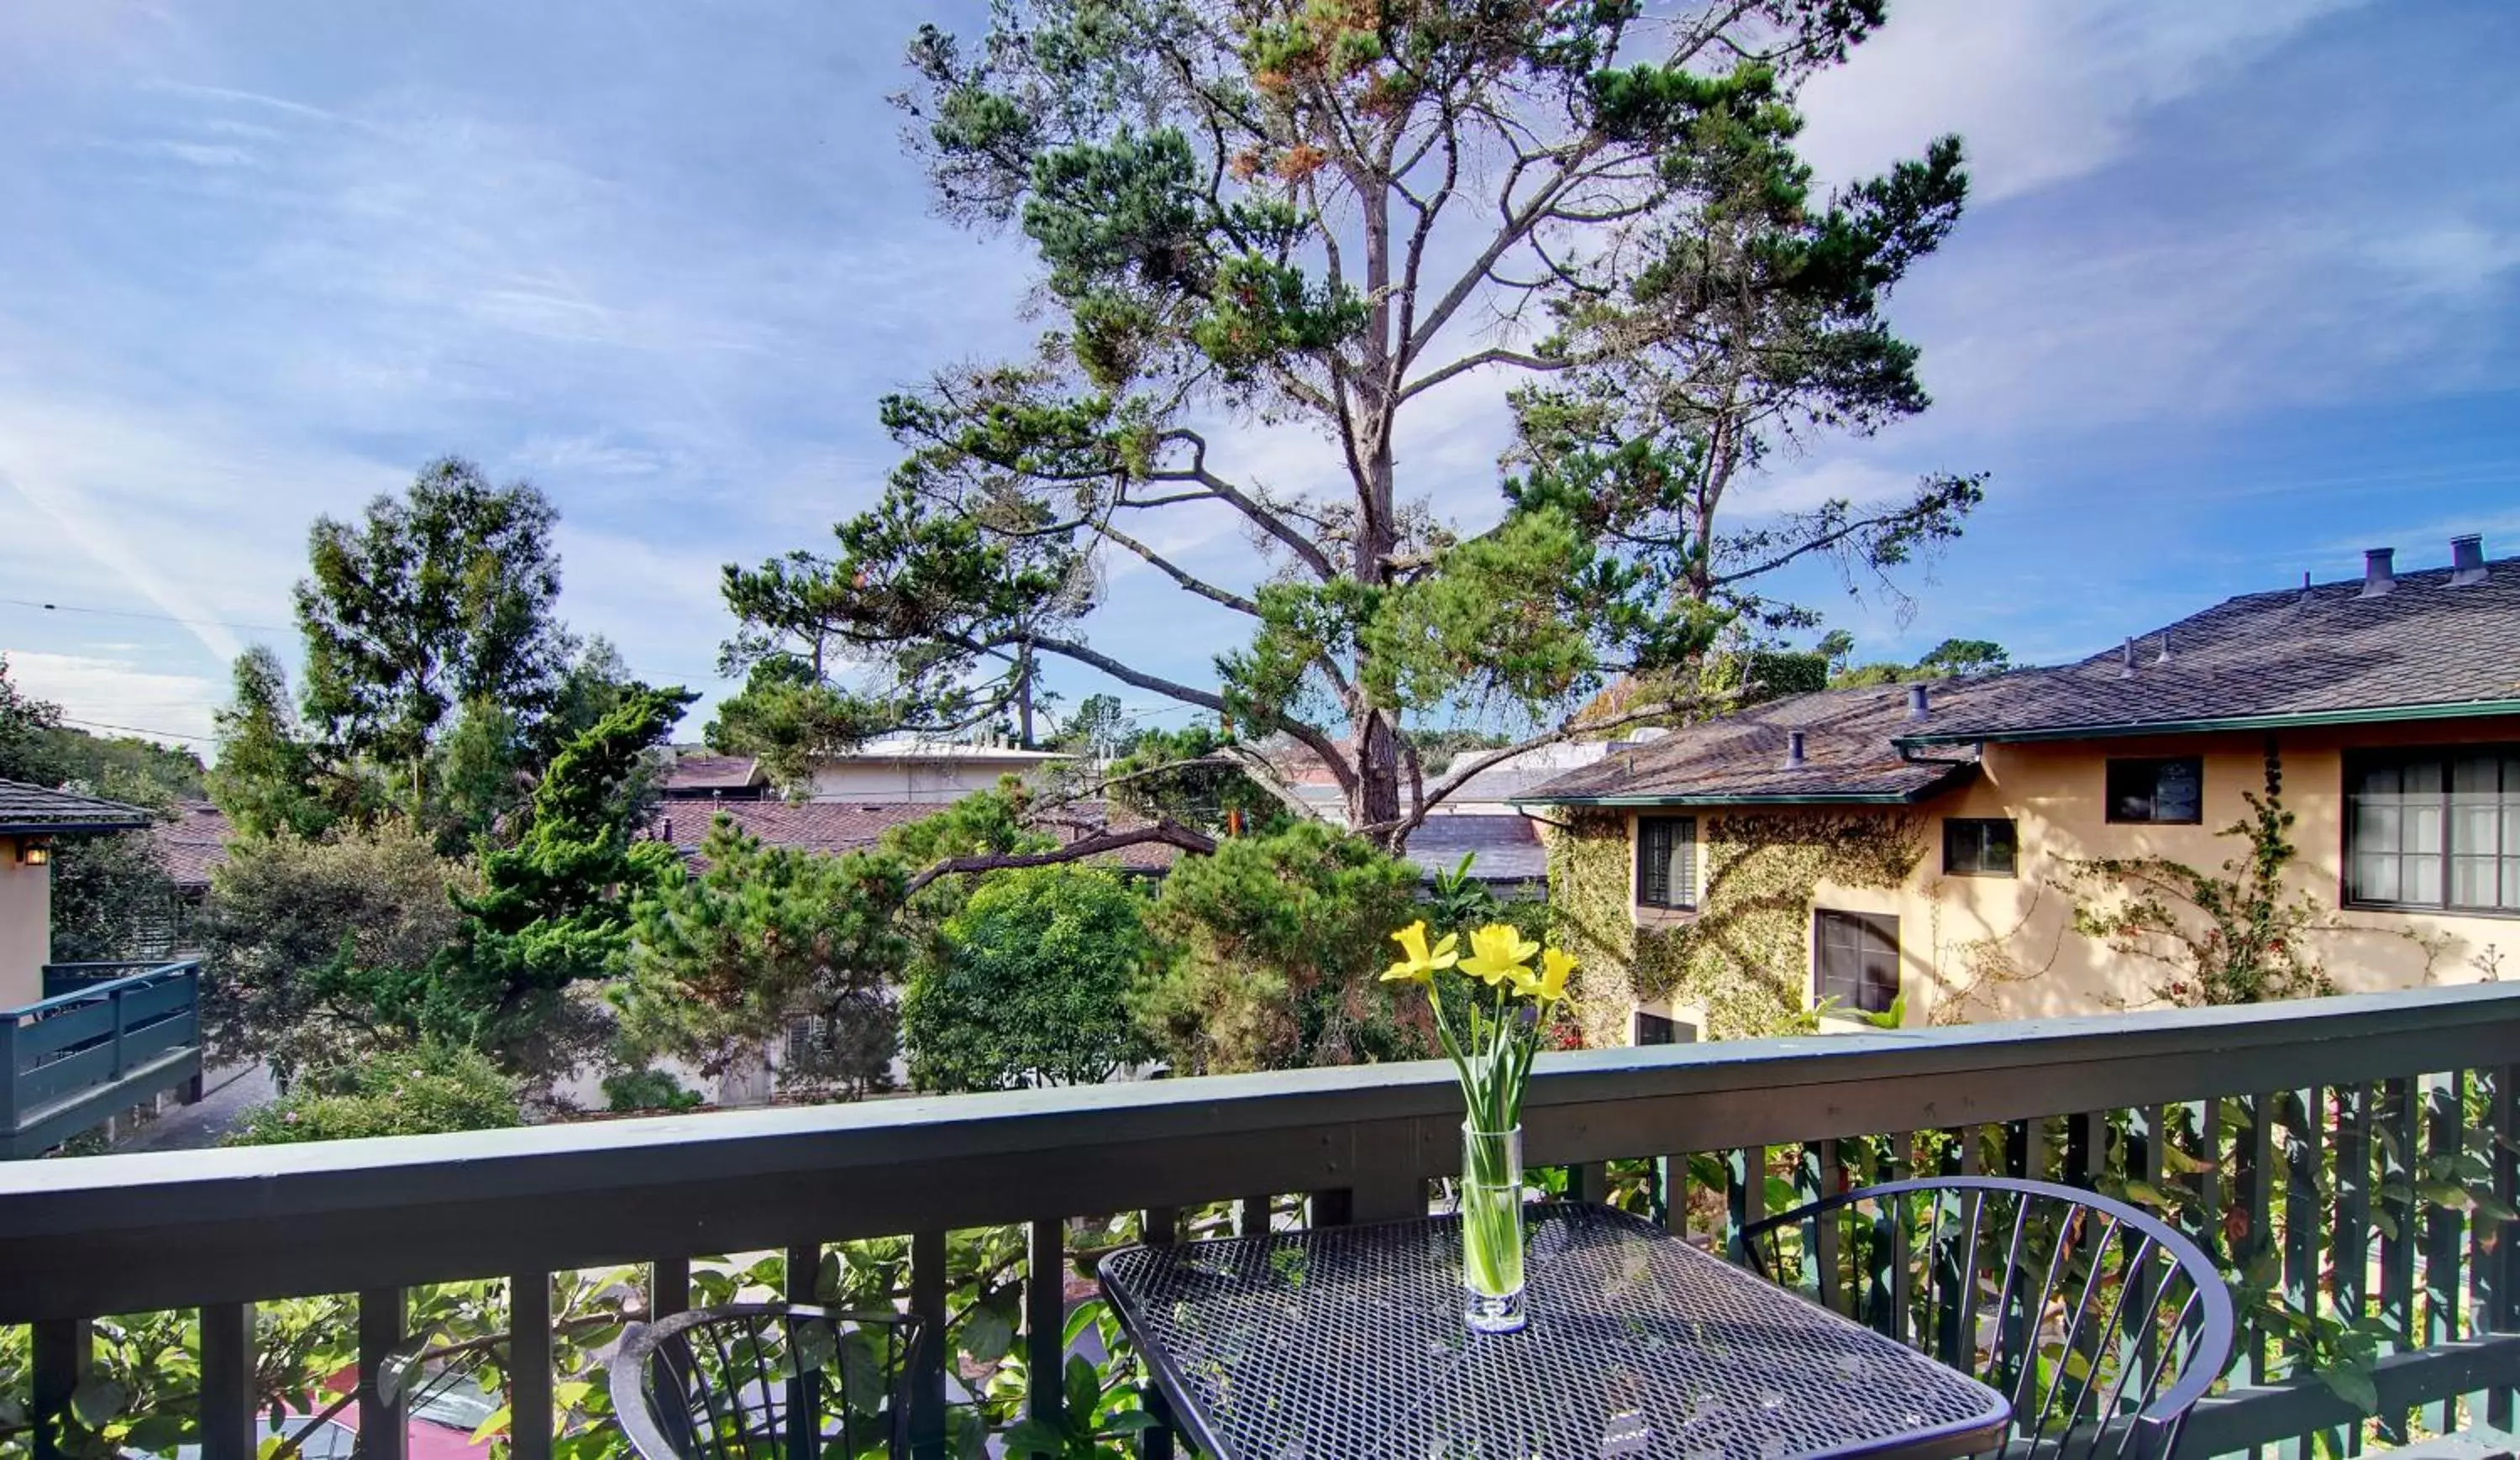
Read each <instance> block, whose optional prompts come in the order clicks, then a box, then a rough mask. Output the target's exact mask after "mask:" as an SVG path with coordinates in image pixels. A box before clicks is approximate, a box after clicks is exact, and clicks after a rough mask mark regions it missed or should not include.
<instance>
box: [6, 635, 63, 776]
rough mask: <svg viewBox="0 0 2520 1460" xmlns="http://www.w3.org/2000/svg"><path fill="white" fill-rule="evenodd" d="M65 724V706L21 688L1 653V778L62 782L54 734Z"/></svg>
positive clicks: (7, 660) (7, 661)
mask: <svg viewBox="0 0 2520 1460" xmlns="http://www.w3.org/2000/svg"><path fill="white" fill-rule="evenodd" d="M61 723H62V707H60V706H58V705H55V704H53V703H52V702H51V701H49V700H38V699H36V698H35V697H33V696H32V695H29V694H27V693H26V692H25V691H23V690H22V689H20V688H18V684H17V681H16V680H14V679H11V678H10V677H9V659H8V656H6V655H0V781H23V782H25V783H27V784H28V785H32V786H57V785H59V784H61V767H60V764H59V762H58V761H57V760H56V759H55V758H54V749H53V738H52V735H51V733H50V732H52V731H55V730H58V729H59V728H60V727H61Z"/></svg>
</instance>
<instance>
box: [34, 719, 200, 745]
mask: <svg viewBox="0 0 2520 1460" xmlns="http://www.w3.org/2000/svg"><path fill="white" fill-rule="evenodd" d="M61 721H62V723H63V724H65V725H76V726H78V727H79V728H80V729H82V730H119V731H122V732H123V733H124V734H126V735H155V736H157V737H158V739H160V740H198V741H200V742H201V743H202V744H203V745H212V744H215V743H216V742H217V739H218V737H216V736H212V735H192V734H187V733H186V732H184V731H181V730H151V729H148V728H146V727H144V726H140V725H109V724H107V723H106V722H105V721H103V720H82V719H79V718H77V717H76V716H74V715H67V714H66V715H63V716H62V717H61Z"/></svg>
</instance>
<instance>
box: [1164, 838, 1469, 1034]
mask: <svg viewBox="0 0 2520 1460" xmlns="http://www.w3.org/2000/svg"><path fill="white" fill-rule="evenodd" d="M1417 892H1418V871H1417V868H1415V867H1414V866H1412V865H1410V864H1409V863H1408V862H1405V861H1402V860H1399V859H1398V858H1395V857H1391V856H1387V855H1385V854H1383V853H1381V852H1379V851H1377V850H1375V849H1374V848H1373V845H1372V844H1369V843H1367V842H1365V841H1363V840H1362V839H1360V838H1356V837H1352V836H1348V835H1346V834H1344V833H1341V832H1337V831H1333V830H1331V829H1329V828H1328V827H1325V826H1322V825H1321V824H1319V823H1317V822H1297V823H1295V824H1293V825H1290V826H1288V827H1286V828H1285V829H1284V830H1283V831H1280V832H1278V833H1276V834H1274V835H1271V836H1267V837H1246V838H1239V839H1236V840H1233V841H1228V842H1225V843H1223V844H1220V845H1219V846H1218V847H1217V849H1216V854H1215V855H1213V856H1207V857H1185V858H1183V859H1182V860H1181V861H1180V862H1178V863H1177V864H1175V866H1174V867H1173V870H1172V871H1171V872H1170V873H1169V874H1168V875H1167V876H1166V877H1165V879H1164V886H1163V890H1162V891H1161V892H1160V893H1158V894H1157V896H1156V898H1155V902H1154V906H1153V908H1152V910H1151V911H1150V912H1149V914H1148V928H1149V929H1150V930H1151V931H1152V932H1153V933H1154V934H1155V935H1156V937H1157V938H1158V939H1159V940H1160V941H1161V942H1163V943H1164V944H1165V945H1166V946H1167V947H1168V948H1169V949H1170V950H1171V956H1170V959H1169V961H1168V962H1167V963H1166V964H1165V965H1164V966H1163V967H1162V968H1161V969H1160V970H1158V971H1157V972H1156V973H1155V974H1154V975H1153V976H1152V977H1151V978H1149V979H1148V981H1146V982H1145V984H1143V985H1142V986H1141V988H1140V989H1139V991H1138V994H1137V996H1136V998H1135V999H1134V1000H1133V1003H1134V1005H1135V1008H1136V1011H1137V1014H1138V1018H1139V1020H1140V1023H1141V1025H1142V1026H1143V1027H1145V1029H1146V1030H1147V1033H1148V1037H1149V1038H1150V1039H1151V1040H1152V1041H1153V1043H1154V1044H1155V1047H1156V1048H1157V1049H1158V1050H1159V1051H1161V1052H1162V1053H1163V1054H1164V1055H1165V1056H1166V1057H1167V1058H1168V1059H1169V1060H1170V1061H1171V1063H1172V1067H1173V1070H1174V1071H1175V1072H1177V1073H1182V1074H1214V1073H1225V1072H1234V1071H1248V1070H1289V1069H1300V1068H1304V1067H1308V1066H1318V1065H1351V1064H1366V1063H1372V1062H1374V1061H1379V1060H1390V1059H1407V1058H1416V1057H1418V1056H1419V1055H1421V1054H1424V1053H1426V1052H1427V1051H1428V1049H1429V1048H1430V1047H1431V1046H1430V1042H1429V1040H1428V1037H1427V1034H1426V1031H1425V1030H1424V1028H1423V1027H1422V1021H1420V1020H1415V1019H1413V1018H1412V1017H1411V1015H1410V1014H1409V1013H1405V1012H1403V1011H1401V1010H1399V1009H1398V1008H1397V1007H1396V1006H1395V1005H1394V1003H1393V1001H1392V999H1391V998H1390V996H1389V992H1388V990H1387V989H1386V988H1385V987H1384V986H1383V985H1382V984H1381V983H1380V982H1379V981H1378V979H1379V976H1380V974H1381V972H1382V968H1383V966H1384V963H1385V961H1386V960H1385V954H1386V952H1387V949H1388V944H1387V942H1386V941H1385V936H1384V935H1386V934H1388V933H1389V932H1390V931H1391V930H1392V929H1394V928H1398V927H1401V926H1403V925H1405V924H1406V923H1408V922H1410V921H1411V919H1412V918H1413V916H1414V913H1413V911H1412V909H1413V907H1414V905H1415V902H1416V899H1417Z"/></svg>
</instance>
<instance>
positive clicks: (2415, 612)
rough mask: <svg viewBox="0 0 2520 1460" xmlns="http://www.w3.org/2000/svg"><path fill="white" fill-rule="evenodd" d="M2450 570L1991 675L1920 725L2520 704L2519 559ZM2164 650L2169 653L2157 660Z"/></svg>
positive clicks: (2275, 596)
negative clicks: (2129, 648) (1991, 687)
mask: <svg viewBox="0 0 2520 1460" xmlns="http://www.w3.org/2000/svg"><path fill="white" fill-rule="evenodd" d="M2450 578H2451V571H2450V570H2449V569H2446V568H2442V569H2431V570H2424V571H2419V572H2408V573H2401V574H2399V575H2398V577H2397V585H2396V587H2395V588H2394V589H2393V590H2392V591H2391V592H2389V593H2388V594H2386V595H2384V596H2381V597H2378V598H2364V597H2363V581H2362V579H2360V578H2356V579H2352V580H2349V581H2345V582H2335V583H2321V584H2319V585H2318V586H2317V587H2314V588H2311V589H2309V590H2307V591H2305V590H2303V589H2299V588H2288V589H2284V590H2282V591H2280V592H2275V593H2251V594H2246V595H2244V596H2242V597H2239V598H2234V599H2230V600H2228V601H2227V602H2224V603H2221V604H2217V605H2216V606H2214V607H2213V608H2210V609H2207V610H2206V611H2205V612H2204V613H2201V614H2197V615H2194V616H2190V617H2186V618H2183V619H2181V620H2179V621H2178V622H2177V623H2173V624H2171V625H2169V626H2168V627H2166V628H2158V629H2154V630H2153V631H2151V632H2150V633H2146V634H2143V635H2140V636H2139V637H2138V638H2137V640H2136V644H2135V665H2134V669H2135V672H2134V673H2133V674H2132V675H2130V674H2128V673H2127V672H2126V667H2127V666H2126V662H2125V653H2124V650H2123V648H2121V649H2118V650H2113V651H2109V652H2106V653H2101V654H2095V655H2093V656H2092V657H2091V658H2089V659H2087V660H2084V661H2083V662H2080V663H2075V664H2067V665H2064V666H2062V667H2059V668H2052V669H2027V670H2022V671H2020V672H2017V673H2013V674H2005V675H2002V676H2000V677H1999V678H1997V679H1996V680H1993V681H1990V682H1991V683H1993V684H1996V685H2000V686H2001V687H2002V692H2001V693H1999V694H1994V695H1989V696H1986V697H1984V698H1982V699H1978V700H1975V701H1973V702H1971V703H1970V704H1968V705H1966V706H1955V707H1953V708H1952V710H1951V711H1950V712H1948V713H1947V712H1944V711H1942V710H1941V709H1940V708H1939V707H1938V708H1937V710H1936V713H1935V714H1934V717H1933V723H1932V724H1930V725H1926V726H1922V727H1918V728H1917V731H1916V734H1917V736H1918V737H1921V738H1922V740H1923V742H1925V743H1935V742H1940V741H1942V740H1945V739H1962V740H1977V739H1981V738H1985V739H2000V738H2003V737H2004V736H2014V735H2045V736H2053V735H2059V734H2064V735H2071V734H2074V733H2076V732H2089V733H2092V734H2103V735H2104V734H2109V733H2113V732H2114V733H2125V732H2127V731H2129V730H2138V729H2142V728H2147V727H2153V726H2166V725H2179V724H2191V723H2194V722H2196V721H2200V720H2232V719H2247V720H2257V719H2276V718H2302V719H2317V718H2319V717H2322V716H2333V715H2338V714H2351V713H2354V712H2357V711H2372V710H2389V709H2408V708H2415V709H2425V710H2431V711H2434V712H2445V711H2454V710H2456V709H2457V708H2458V707H2464V706H2470V705H2477V706H2483V705H2491V704H2494V703H2497V702H2499V703H2500V704H2501V705H2502V706H2503V707H2505V708H2504V710H2503V711H2502V712H2508V707H2510V706H2511V705H2512V704H2513V703H2514V702H2520V558H2504V559H2501V560H2499V561H2498V562H2494V563H2490V564H2487V565H2486V578H2485V581H2483V582H2481V583H2471V584H2467V585H2464V586H2459V587H2453V586H2451V582H2450ZM2165 647H2167V648H2168V650H2169V659H2168V661H2167V662H2164V661H2163V660H2162V659H2161V653H2162V650H2163V649H2164V648H2165Z"/></svg>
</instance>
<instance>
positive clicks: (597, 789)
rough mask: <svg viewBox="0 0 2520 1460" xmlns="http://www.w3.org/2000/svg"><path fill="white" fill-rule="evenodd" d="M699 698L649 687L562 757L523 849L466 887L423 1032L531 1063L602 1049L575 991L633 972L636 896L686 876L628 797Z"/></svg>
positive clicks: (543, 790)
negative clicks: (654, 752) (639, 836)
mask: <svg viewBox="0 0 2520 1460" xmlns="http://www.w3.org/2000/svg"><path fill="white" fill-rule="evenodd" d="M693 698H694V697H693V696H692V695H689V694H687V693H685V692H684V691H682V690H679V689H668V690H655V689H641V690H639V691H637V692H635V693H634V694H632V695H631V696H629V697H628V698H627V699H626V700H625V701H624V702H623V703H622V705H621V706H620V707H618V708H616V709H614V710H613V711H612V712H611V713H609V714H607V715H606V716H605V717H604V718H603V719H602V720H600V721H598V722H597V723H596V724H595V726H594V727H593V728H591V729H589V730H587V731H585V732H583V733H581V734H580V735H578V736H577V738H576V739H574V740H572V741H570V742H569V744H568V745H567V747H566V748H564V749H563V750H562V752H561V753H560V754H559V755H557V756H556V757H554V758H553V760H552V763H551V767H550V769H549V770H548V771H546V772H545V773H544V775H543V778H542V781H541V782H540V784H538V785H537V786H536V787H535V788H534V797H533V802H532V806H531V808H530V810H529V811H528V812H527V815H526V820H525V824H524V827H523V830H522V832H521V834H520V835H519V836H518V838H517V844H515V845H513V846H499V847H493V848H491V849H489V850H487V851H485V852H483V853H482V856H481V889H480V890H479V891H478V892H476V893H467V892H462V891H458V892H456V893H454V894H453V895H454V898H455V905H456V907H457V908H458V909H460V910H461V911H462V912H463V914H464V919H465V921H464V927H463V931H462V933H461V934H460V935H459V936H458V939H457V942H456V944H455V945H454V946H452V947H450V948H448V949H447V950H446V953H445V954H444V955H443V956H442V957H441V958H439V959H438V960H437V962H436V964H435V966H434V967H433V968H432V970H431V974H432V977H431V979H430V980H429V983H428V987H427V992H426V998H427V1006H428V1007H427V1011H426V1012H425V1014H424V1016H423V1018H422V1019H421V1021H420V1023H421V1026H422V1027H423V1028H424V1029H426V1030H427V1031H428V1032H430V1033H432V1034H436V1035H440V1036H442V1037H447V1038H450V1039H453V1040H456V1041H457V1042H462V1043H470V1044H473V1045H476V1046H478V1047H481V1048H483V1049H486V1050H489V1051H490V1052H492V1053H494V1054H498V1055H500V1056H502V1057H503V1058H504V1060H505V1061H506V1062H507V1063H508V1064H510V1065H511V1067H512V1068H519V1069H537V1070H542V1071H546V1072H556V1071H560V1070H564V1069H565V1068H567V1066H568V1065H569V1064H570V1063H571V1062H572V1061H573V1059H574V1058H575V1057H577V1056H579V1055H582V1054H584V1053H587V1052H589V1051H590V1050H591V1049H592V1047H593V1042H594V1040H595V1039H596V1037H597V1036H598V1034H599V1033H600V1029H599V1028H597V1027H596V1025H597V1024H598V1023H600V1022H598V1021H593V1020H591V1019H590V1018H589V1016H590V1015H592V1014H594V1013H596V1012H597V1011H595V1010H594V1008H593V1007H592V1006H591V1005H589V1004H587V1003H585V1002H584V1001H577V1000H573V999H572V997H571V994H570V990H571V988H572V987H573V986H574V985H577V984H581V983H587V982H593V981H604V980H609V979H613V978H617V977H619V976H620V975H621V974H622V973H623V972H624V970H625V968H626V966H627V959H628V955H629V947H630V925H631V905H632V903H633V901H634V900H635V899H636V898H637V897H638V895H639V894H640V893H641V892H642V891H644V890H648V889H650V888H652V887H654V886H657V885H658V884H660V883H662V882H670V881H674V880H678V879H680V878H681V877H682V875H683V869H682V863H681V861H680V859H679V858H678V857H676V855H675V853H674V849H673V848H672V847H671V846H669V845H667V844H664V843H661V842H644V841H634V840H633V838H632V836H631V833H632V832H633V830H634V826H633V824H632V821H631V819H630V816H629V814H628V810H627V806H626V803H625V800H624V797H625V796H626V795H627V794H628V791H629V788H631V787H633V786H635V785H636V784H637V783H638V779H639V777H640V774H641V771H642V766H643V763H644V761H645V758H646V756H647V754H648V752H649V751H650V750H651V748H652V747H654V746H656V745H658V744H660V743H661V742H662V741H663V740H664V738H665V736H666V734H667V733H668V732H669V731H671V730H672V728H673V725H674V722H675V721H676V720H677V719H679V718H681V716H682V712H683V707H685V706H687V705H689V704H690V703H691V702H692V700H693Z"/></svg>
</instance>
